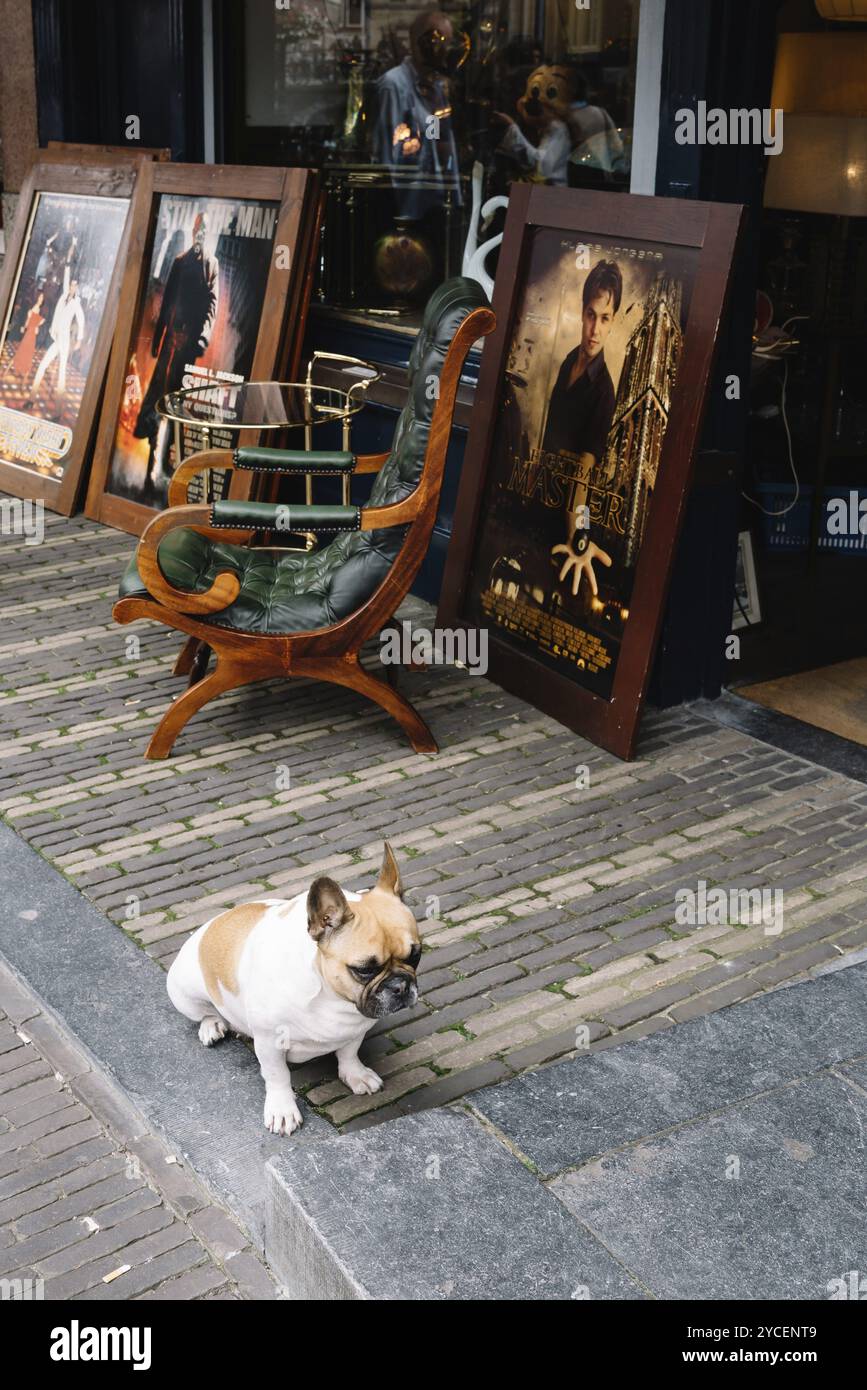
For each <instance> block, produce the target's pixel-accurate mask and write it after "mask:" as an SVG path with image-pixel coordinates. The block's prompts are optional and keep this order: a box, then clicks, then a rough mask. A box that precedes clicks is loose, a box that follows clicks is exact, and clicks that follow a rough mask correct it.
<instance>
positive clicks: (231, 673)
mask: <svg viewBox="0 0 867 1390" xmlns="http://www.w3.org/2000/svg"><path fill="white" fill-rule="evenodd" d="M268 674H270V673H267V672H263V671H262V670H261V668H260V669H258V670H257V669H255V668H253V669H252V670H251V669H250V668H249V667H244V666H239V665H235V664H233V663H232V662H231V661H220V659H219V657H218V658H217V665H216V668H215V669H214V670H213V671H212V672H211V674H210V675H209V676H205V678H204V680H200V681H197V682H196V684H195V685H191V686H189V688H188V689H187V690H185V691H184V693H183V695H179V696H178V697H177V699H176V700H174V701H173V702H172V703H171V704H170V705H169V707H168V709H167V710H166V712H165V714H164V715H163V717H162V719H161V720H160V722H159V724H158V725H157V727H156V729H155V731H154V734H153V737H152V738H151V741H150V743H149V744H148V746H147V752H146V753H145V757H146V758H150V759H157V758H167V757H168V756H169V753H170V752H171V751H172V745H173V743H174V741H175V739H176V738H177V736H178V734H179V733H180V732H181V729H182V728H183V727H184V725H185V724H186V722H187V720H188V719H192V717H193V715H194V714H196V713H197V712H198V711H199V710H200V709H202V708H203V706H205V705H206V704H207V703H208V701H209V700H213V699H214V698H215V697H216V696H217V695H223V694H225V692H226V691H227V690H236V689H237V688H238V686H241V685H249V684H251V682H253V681H257V680H264V679H266V677H267V675H268Z"/></svg>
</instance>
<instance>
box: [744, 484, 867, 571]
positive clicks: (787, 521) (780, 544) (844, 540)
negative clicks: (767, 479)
mask: <svg viewBox="0 0 867 1390" xmlns="http://www.w3.org/2000/svg"><path fill="white" fill-rule="evenodd" d="M853 492H855V493H857V494H858V500H859V502H860V501H861V500H863V499H864V498H867V488H852V487H845V486H843V485H842V484H840V483H837V484H834V483H831V484H830V485H829V486H827V487H823V489H822V500H823V506H822V519H821V523H820V526H819V549H820V550H822V551H834V553H835V554H839V555H867V535H861V534H860V532H858V531H853V534H851V535H843V536H837V535H831V534H830V533H829V531H828V503H829V501H830V500H831V499H832V498H834V497H842V498H843V499H844V501H845V502H846V506H847V508H849V505H850V493H853ZM753 493H754V496H755V498H756V500H757V501H758V502H761V504H762V506H763V507H766V508H767V510H768V511H771V512H776V511H780V510H782V508H783V507H788V506H789V504H790V503H791V501H792V498H793V497H794V495H795V485H794V483H756V484H755V486H754V489H753ZM814 493H815V488H814V487H813V485H812V484H811V483H808V484H806V485H803V486H802V487H801V492H800V496H799V497H798V500H797V502H796V503H795V505H794V507H792V508H791V510H790V511H787V512H785V513H784V514H783V515H782V516H767V515H766V514H765V512H762V513H761V518H762V534H763V536H764V541H765V545H766V546H767V548H768V549H769V550H787V551H794V550H806V549H807V547H808V546H809V544H810V519H811V516H812V511H813V495H814Z"/></svg>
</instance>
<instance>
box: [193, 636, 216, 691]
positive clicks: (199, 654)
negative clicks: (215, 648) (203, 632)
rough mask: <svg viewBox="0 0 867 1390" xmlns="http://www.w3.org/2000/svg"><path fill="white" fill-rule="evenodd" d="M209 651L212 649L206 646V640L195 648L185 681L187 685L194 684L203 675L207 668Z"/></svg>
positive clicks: (209, 656) (209, 658) (209, 657)
mask: <svg viewBox="0 0 867 1390" xmlns="http://www.w3.org/2000/svg"><path fill="white" fill-rule="evenodd" d="M211 652H212V649H211V648H210V647H209V646H208V644H207V642H200V643H199V645H198V647H197V648H196V654H195V656H194V657H193V662H192V665H191V666H190V679H189V681H188V682H187V683H188V685H195V684H196V682H197V681H200V680H201V679H202V678H203V676H205V674H206V673H207V670H208V662H209V661H210V660H211Z"/></svg>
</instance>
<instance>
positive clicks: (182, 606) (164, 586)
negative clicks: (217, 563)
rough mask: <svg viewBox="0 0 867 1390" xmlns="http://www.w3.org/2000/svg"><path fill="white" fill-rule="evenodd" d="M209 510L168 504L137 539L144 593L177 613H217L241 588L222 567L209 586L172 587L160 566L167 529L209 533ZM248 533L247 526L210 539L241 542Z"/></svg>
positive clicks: (226, 606) (205, 534) (231, 573)
mask: <svg viewBox="0 0 867 1390" xmlns="http://www.w3.org/2000/svg"><path fill="white" fill-rule="evenodd" d="M210 513H211V508H209V507H207V506H196V507H171V508H169V510H168V511H165V512H160V513H159V515H158V516H155V517H154V519H153V521H151V522H150V523H149V524H148V526H147V527H146V529H145V531H144V533H143V534H142V537H141V540H140V541H139V543H138V549H137V550H136V564H137V565H138V572H139V574H140V575H141V578H142V581H143V582H144V584H145V587H146V588H147V590H148V593H149V594H150V595H151V597H152V598H155V599H156V600H157V602H158V603H162V604H164V605H165V606H166V607H167V608H173V609H175V610H176V611H178V612H180V613H203V614H206V613H218V612H220V610H221V609H223V608H228V607H229V605H230V604H231V603H234V602H235V599H236V598H237V597H238V594H239V593H240V590H241V586H240V584H239V583H238V577H237V575H235V574H234V573H233V572H232V571H231V570H224V571H223V572H222V573H221V574H218V575H217V577H216V579H215V580H214V582H213V584H212V585H211V587H210V589H206V590H204V592H202V593H196V592H195V591H194V590H192V589H176V588H175V586H174V585H173V584H170V583H169V581H168V579H166V577H165V575H164V574H163V572H162V570H161V569H160V563H159V548H160V542H161V541H162V540H163V539H164V537H165V536H166V535H167V534H168V532H169V531H176V530H178V529H181V528H184V527H186V528H187V529H188V530H192V531H198V533H199V534H200V535H203V536H208V535H211V528H210V526H209V524H208V523H209V521H210ZM251 535H252V532H251V531H249V530H247V529H237V530H234V531H232V532H231V533H230V534H228V535H226V534H225V533H221V534H219V535H215V536H214V539H215V540H220V541H231V542H234V543H236V544H242V543H243V542H244V541H247V540H249V539H250V537H251Z"/></svg>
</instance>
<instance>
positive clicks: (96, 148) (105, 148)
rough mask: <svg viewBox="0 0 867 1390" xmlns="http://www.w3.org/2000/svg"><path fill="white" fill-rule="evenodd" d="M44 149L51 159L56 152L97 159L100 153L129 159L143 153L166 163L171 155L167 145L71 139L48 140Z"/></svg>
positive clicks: (147, 156)
mask: <svg viewBox="0 0 867 1390" xmlns="http://www.w3.org/2000/svg"><path fill="white" fill-rule="evenodd" d="M45 149H46V151H47V152H48V154H49V155H50V156H51V158H52V159H53V158H54V157H55V156H56V155H58V154H63V155H69V156H71V157H72V158H78V159H87V158H90V159H99V158H100V156H101V155H106V154H109V155H116V156H119V157H120V158H121V159H129V157H130V155H143V156H144V157H145V158H146V159H157V160H159V161H160V162H161V163H164V164H167V163H169V161H170V160H171V157H172V152H171V150H170V149H169V148H168V146H167V145H163V146H156V145H85V144H78V143H76V142H75V141H72V140H49V141H48V142H47V144H46V146H45Z"/></svg>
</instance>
